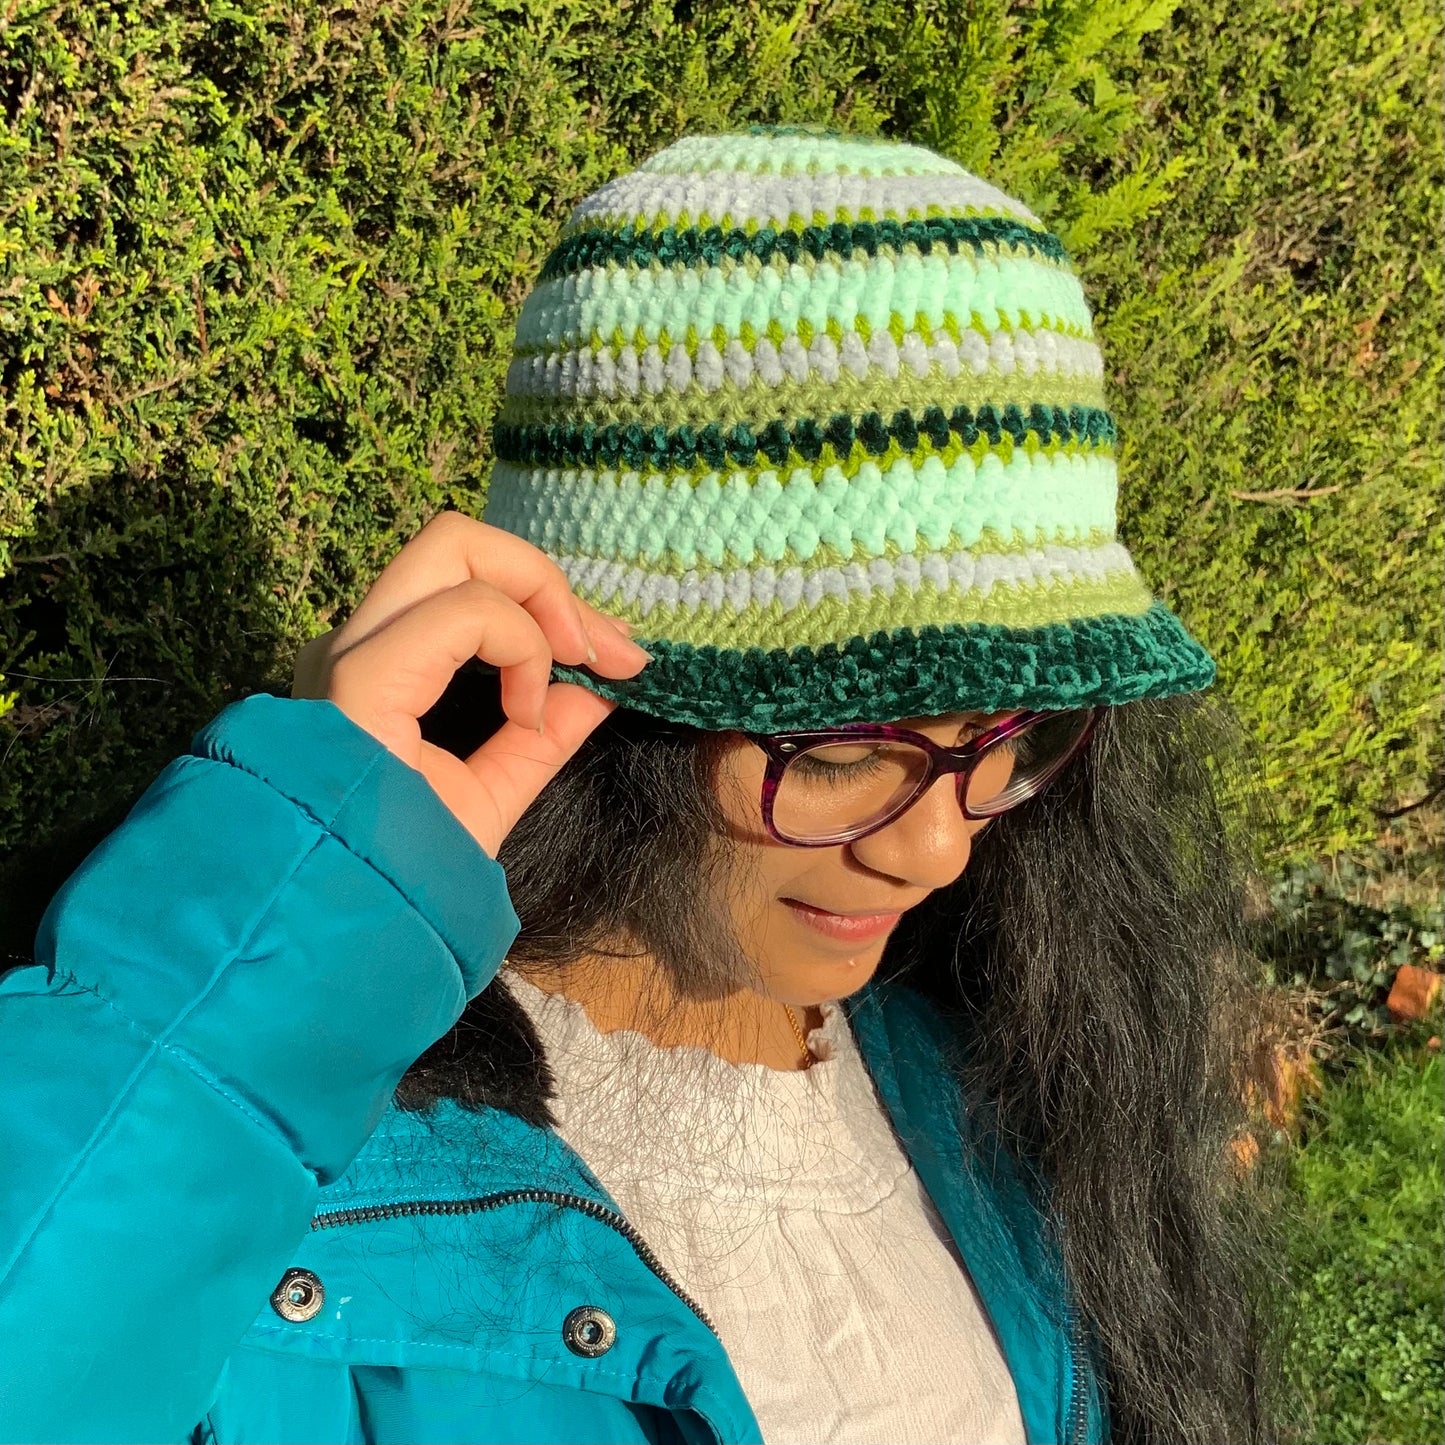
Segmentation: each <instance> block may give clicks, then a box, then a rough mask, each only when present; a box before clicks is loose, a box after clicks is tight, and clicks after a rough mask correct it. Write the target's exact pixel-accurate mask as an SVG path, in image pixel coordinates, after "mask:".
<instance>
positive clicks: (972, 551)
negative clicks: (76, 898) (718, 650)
mask: <svg viewBox="0 0 1445 1445" xmlns="http://www.w3.org/2000/svg"><path fill="white" fill-rule="evenodd" d="M1115 540H1116V534H1115V533H1114V532H1112V531H1106V530H1105V529H1104V528H1102V527H1090V528H1088V529H1087V530H1083V531H1081V530H1079V529H1078V528H1076V527H1054V528H1052V529H1050V530H1047V531H1045V530H1039V531H1037V532H1033V533H1029V534H1025V533H1023V532H1015V533H1013V535H1012V536H1005V535H1004V534H1003V533H1001V532H999V531H996V530H995V529H994V528H992V527H986V528H984V530H983V531H982V532H981V533H980V534H979V540H978V541H977V542H971V543H969V544H967V545H965V544H964V542H963V541H962V539H961V538H960V536H959V534H958V533H957V532H953V533H950V534H949V535H948V537H947V538H945V539H944V541H943V542H941V543H940V544H939V545H937V546H934V545H933V544H932V543H931V542H930V543H929V544H928V548H927V550H928V551H930V552H944V553H953V552H967V553H968V554H969V555H970V556H972V557H985V556H988V557H997V556H1000V555H1006V556H1011V555H1013V554H1015V553H1023V552H1032V551H1035V550H1037V549H1038V548H1040V547H1048V546H1067V547H1078V548H1081V549H1082V548H1089V547H1103V546H1107V545H1108V544H1109V543H1111V542H1114V541H1115ZM544 550H545V551H546V553H547V555H548V556H549V557H550V558H551V559H552V560H553V561H554V562H557V563H559V564H562V565H565V564H566V563H568V562H571V561H578V560H582V559H584V558H588V559H590V558H596V557H605V558H608V559H609V560H613V561H618V562H632V563H637V564H640V565H644V566H645V567H646V569H647V571H648V572H650V573H654V574H656V575H657V576H661V577H678V578H681V577H685V576H686V575H687V574H688V573H689V572H691V573H693V574H695V575H698V576H701V575H702V574H703V573H705V572H732V571H736V570H737V569H738V568H740V567H756V566H757V565H758V558H757V555H756V554H754V555H752V556H749V557H740V556H738V555H737V553H735V552H733V551H731V550H728V549H724V551H723V554H722V560H721V561H720V562H712V561H707V562H699V561H698V560H697V558H696V556H694V557H693V558H692V559H691V560H689V559H687V558H685V557H684V556H683V555H682V554H681V553H680V552H676V551H673V550H671V549H668V550H667V551H664V552H659V553H657V554H656V555H653V554H652V553H648V554H646V555H645V556H644V555H643V554H642V553H640V552H633V551H629V552H625V553H624V552H622V551H620V550H617V549H614V550H613V551H611V552H607V551H588V552H583V551H575V552H559V551H553V550H552V549H551V548H550V547H548V548H545V549H544ZM920 550H922V549H921V548H918V547H909V548H904V547H902V546H901V545H900V544H899V543H897V542H894V541H885V542H884V544H883V549H882V551H872V550H870V549H869V548H866V547H862V546H855V547H853V548H852V550H851V551H847V552H845V551H844V550H843V549H842V548H841V547H835V546H833V545H832V543H830V542H819V543H818V545H817V547H815V548H814V549H813V551H811V552H809V553H808V554H807V556H804V555H803V554H802V553H800V552H798V551H796V550H795V549H794V548H792V547H785V548H783V551H782V554H781V556H779V557H778V558H777V559H776V560H772V559H769V561H768V563H767V565H768V566H769V567H771V568H772V569H773V570H774V571H775V572H782V571H783V570H784V569H786V568H788V567H805V568H807V569H808V570H809V571H814V570H816V569H818V568H820V567H845V566H847V565H848V563H850V562H862V563H864V564H865V565H866V564H867V563H869V562H873V561H878V560H882V561H885V562H894V561H897V559H898V558H899V557H903V556H906V555H909V554H916V553H918V552H919V551H920Z"/></svg>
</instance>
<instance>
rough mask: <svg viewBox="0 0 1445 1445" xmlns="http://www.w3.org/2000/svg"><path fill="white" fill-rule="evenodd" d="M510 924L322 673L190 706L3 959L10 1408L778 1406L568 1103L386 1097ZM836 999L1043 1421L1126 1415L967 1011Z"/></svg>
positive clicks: (328, 1422) (501, 946)
mask: <svg viewBox="0 0 1445 1445" xmlns="http://www.w3.org/2000/svg"><path fill="white" fill-rule="evenodd" d="M518 926H519V925H518V920H517V916H516V914H515V912H514V911H513V909H512V906H511V903H510V901H509V899H508V896H507V891H506V884H505V879H504V876H503V872H502V869H501V868H500V867H499V866H498V864H497V863H496V862H495V861H494V860H492V859H491V858H489V857H487V855H486V854H485V853H484V852H483V850H482V849H480V848H479V847H478V846H477V844H476V843H475V841H474V840H473V839H472V838H471V837H470V835H468V834H467V833H466V832H465V830H463V829H462V827H461V825H460V824H459V823H458V822H457V821H456V820H455V819H454V818H453V816H452V815H451V813H450V812H448V811H447V809H446V808H445V807H444V806H443V805H442V804H441V803H440V801H439V800H438V799H437V798H436V796H435V795H434V794H433V793H432V791H431V789H430V787H429V786H428V785H427V783H426V781H425V780H424V779H423V778H422V776H421V775H420V774H419V773H417V772H415V771H414V770H413V769H411V768H408V767H407V766H406V765H405V764H403V763H401V762H400V761H399V760H397V759H396V758H395V757H393V756H392V755H391V754H390V753H389V752H387V751H386V750H385V749H384V748H382V747H381V746H380V744H378V743H377V742H376V741H375V740H374V739H373V738H372V737H370V735H369V734H367V733H365V732H363V731H362V730H361V729H359V728H357V727H356V726H355V725H354V724H352V723H351V722H350V721H349V720H348V719H347V718H346V717H345V716H344V715H343V714H342V713H341V712H340V711H339V710H338V709H336V708H335V707H334V706H333V705H332V704H330V703H329V702H314V701H295V700H291V699H283V698H275V697H269V696H257V697H253V698H250V699H248V700H247V701H245V702H242V703H239V704H237V705H236V706H234V707H232V708H230V709H228V710H227V711H226V712H224V713H223V714H222V715H221V716H220V717H219V718H218V719H216V721H215V722H213V723H212V724H211V725H210V726H209V727H207V728H206V729H204V730H203V731H202V732H201V733H200V734H199V735H198V736H197V738H196V740H195V742H194V744H193V749H192V752H191V753H190V754H188V755H187V756H185V757H182V758H180V759H178V760H177V761H176V762H174V763H172V764H171V766H170V767H169V768H167V769H166V771H165V772H164V773H162V774H161V776H160V777H159V778H158V779H157V780H156V782H155V783H154V784H153V785H152V786H151V788H150V789H149V790H148V791H147V792H146V794H145V795H144V797H143V798H142V799H141V800H140V801H139V802H138V803H137V804H136V806H135V808H134V810H133V811H132V813H131V815H130V816H129V818H128V819H127V820H126V822H125V823H124V824H123V825H122V826H121V827H120V828H118V829H117V830H116V831H115V832H114V833H112V834H111V836H110V837H109V838H107V839H106V841H105V842H104V843H102V844H101V846H100V847H99V848H98V849H96V851H95V852H94V853H93V854H92V855H91V856H90V857H89V858H88V859H87V860H86V862H85V863H84V864H83V865H82V866H81V868H80V869H79V870H78V872H77V873H76V874H75V875H74V877H72V878H71V879H70V880H69V882H68V883H67V884H66V885H65V887H64V888H63V889H62V890H61V892H60V894H59V895H58V896H57V898H56V899H55V901H54V902H53V903H52V905H51V907H50V909H49V911H48V912H47V914H46V916H45V919H44V922H43V924H42V925H41V929H40V934H39V938H38V940H37V951H36V961H35V963H34V964H33V965H31V966H25V967H21V968H17V969H14V970H12V971H11V972H10V973H8V974H6V975H5V976H4V977H3V979H0V1440H4V1441H22V1440H23V1441H79V1440H97V1441H119V1440H135V1441H151V1442H155V1441H161V1442H181V1441H190V1442H206V1441H215V1442H220V1445H241V1442H251V1441H268V1442H277V1441H307V1442H317V1441H446V1442H448V1445H456V1442H464V1441H547V1442H562V1441H589V1442H602V1441H627V1442H667V1441H699V1442H712V1441H723V1442H754V1441H757V1440H759V1439H760V1435H759V1431H758V1425H757V1421H756V1419H755V1418H754V1415H753V1412H752V1410H751V1408H750V1407H749V1405H748V1401H747V1399H746V1397H745V1395H744V1393H743V1391H742V1389H741V1387H740V1385H739V1383H738V1380H737V1377H736V1375H735V1374H734V1372H733V1369H732V1366H731V1364H730V1363H729V1360H728V1357H727V1354H726V1353H725V1351H724V1349H723V1346H722V1344H721V1343H720V1342H719V1340H718V1338H717V1336H716V1335H715V1333H714V1332H713V1330H712V1327H711V1326H710V1324H709V1322H708V1320H707V1319H706V1317H705V1316H704V1315H703V1314H702V1312H701V1311H700V1310H699V1309H697V1308H696V1307H695V1306H694V1305H693V1303H692V1302H691V1301H690V1300H689V1299H688V1298H687V1297H686V1295H685V1293H684V1292H683V1291H682V1290H681V1289H680V1288H679V1287H678V1285H677V1283H676V1282H675V1281H674V1280H672V1279H671V1278H670V1277H669V1275H668V1274H667V1272H666V1270H665V1268H664V1267H663V1266H662V1265H661V1264H659V1263H658V1261H657V1260H656V1259H655V1258H654V1257H653V1256H652V1254H651V1252H650V1251H649V1250H648V1248H647V1245H646V1242H645V1241H644V1240H642V1239H640V1238H639V1237H638V1236H637V1234H636V1233H635V1231H634V1230H633V1229H632V1227H631V1225H630V1224H629V1223H628V1222H627V1221H626V1220H625V1219H624V1218H623V1217H622V1215H621V1213H620V1212H619V1211H618V1209H617V1206H616V1204H615V1203H614V1202H613V1201H612V1200H611V1199H610V1198H609V1197H608V1195H607V1193H606V1191H605V1190H604V1189H603V1188H602V1187H601V1186H600V1184H599V1183H598V1181H597V1180H596V1179H595V1178H594V1177H593V1175H592V1174H591V1173H590V1172H589V1170H588V1168H587V1166H586V1164H585V1163H584V1162H583V1160H582V1159H580V1158H579V1157H578V1156H577V1155H576V1154H575V1153H574V1152H573V1151H572V1150H571V1149H570V1148H568V1146H567V1145H565V1144H564V1143H563V1142H562V1141H561V1139H560V1138H559V1137H558V1136H557V1134H556V1133H555V1132H554V1131H552V1130H551V1129H548V1128H546V1127H542V1126H540V1125H539V1124H538V1123H536V1122H529V1121H528V1120H527V1119H526V1118H524V1117H521V1115H520V1114H519V1113H518V1112H515V1111H511V1110H508V1109H506V1108H500V1107H497V1108H486V1107H484V1108H481V1109H463V1108H461V1107H458V1106H456V1105H453V1104H442V1105H436V1106H434V1107H432V1108H430V1109H429V1110H426V1111H411V1112H408V1111H405V1110H401V1109H398V1108H397V1107H396V1105H395V1103H394V1102H393V1094H394V1091H395V1089H396V1086H397V1083H398V1080H399V1079H400V1077H401V1075H402V1073H403V1072H404V1071H405V1070H406V1069H407V1067H408V1066H409V1065H410V1064H411V1063H412V1062H413V1060H415V1059H416V1058H417V1057H418V1055H420V1054H421V1053H422V1052H423V1050H425V1049H426V1048H427V1046H428V1045H430V1044H431V1043H432V1042H433V1041H434V1040H436V1039H437V1038H439V1037H440V1036H441V1035H442V1034H444V1033H445V1032H447V1030H448V1029H449V1028H450V1027H451V1025H452V1024H453V1023H454V1022H455V1020H456V1019H457V1018H458V1016H459V1015H460V1014H461V1012H462V1010H463V1008H464V1006H465V1005H466V1003H467V1001H468V999H469V998H471V997H473V996H474V995H476V994H478V993H479V992H480V991H481V990H482V989H484V988H486V986H487V984H488V983H489V982H490V981H491V980H492V978H493V977H494V975H495V974H496V972H497V970H498V969H499V968H500V966H501V962H502V959H503V957H504V955H505V954H506V952H507V949H508V947H509V946H510V944H511V943H512V941H513V939H514V938H515V937H516V934H517V931H518ZM494 992H496V991H494ZM849 1013H850V1019H851V1023H852V1026H853V1029H854V1031H855V1033H856V1036H857V1038H858V1041H859V1045H860V1047H861V1050H862V1053H863V1056H864V1058H865V1060H866V1062H867V1064H868V1067H869V1069H870V1071H871V1072H872V1075H873V1078H874V1080H875V1082H876V1084H877V1088H878V1091H879V1095H880V1097H881V1099H882V1101H883V1103H884V1105H885V1106H886V1108H887V1110H888V1112H889V1114H890V1115H891V1117H892V1120H893V1123H894V1126H895V1127H896V1129H897V1131H898V1134H899V1136H900V1138H901V1140H902V1141H903V1144H904V1146H905V1147H906V1149H907V1151H908V1153H909V1155H910V1157H911V1158H912V1160H913V1163H914V1165H915V1167H916V1169H917V1170H918V1173H919V1176H920V1178H921V1179H922V1181H923V1183H924V1185H925V1187H926V1188H927V1190H928V1192H929V1194H930V1195H931V1197H932V1198H933V1200H934V1202H935V1204H936V1205H937V1206H938V1209H939V1211H940V1213H941V1215H942V1217H943V1219H944V1221H945V1222H946V1223H947V1225H948V1227H949V1229H950V1230H951V1232H952V1235H953V1238H954V1240H955V1241H956V1243H957V1245H958V1248H959V1250H960V1251H961V1253H962V1255H963V1258H964V1260H965V1262H966V1264H967V1267H968V1269H969V1271H970V1273H971V1275H972V1277H973V1280H974V1283H975V1285H976V1286H977V1288H978V1291H979V1294H980V1296H981V1298H982V1300H983V1303H984V1306H985V1308H986V1309H987V1311H988V1314H989V1316H990V1318H991V1319H992V1321H993V1324H994V1327H995V1329H996V1331H997V1334H998V1338H999V1340H1000V1343H1001V1345H1002V1348H1003V1350H1004V1353H1005V1356H1006V1357H1007V1360H1008V1363H1009V1366H1010V1368H1011V1370H1012V1373H1013V1379H1014V1383H1015V1385H1016V1387H1017V1391H1018V1397H1019V1402H1020V1405H1021V1407H1022V1411H1023V1419H1024V1423H1025V1426H1026V1429H1027V1434H1028V1438H1029V1440H1030V1441H1031V1442H1054V1445H1060V1442H1067V1445H1085V1442H1094V1441H1101V1440H1103V1439H1104V1438H1105V1437H1106V1434H1107V1425H1106V1421H1105V1418H1104V1411H1103V1408H1102V1397H1101V1392H1100V1389H1099V1381H1098V1373H1097V1370H1096V1368H1095V1367H1094V1365H1093V1363H1092V1362H1091V1361H1090V1359H1089V1358H1088V1355H1087V1351H1086V1349H1085V1345H1084V1335H1083V1331H1082V1330H1081V1328H1080V1326H1079V1322H1078V1315H1077V1311H1076V1310H1075V1309H1074V1308H1073V1306H1072V1303H1071V1302H1070V1300H1069V1298H1068V1294H1067V1288H1066V1285H1065V1282H1064V1280H1063V1278H1062V1276H1061V1272H1060V1270H1059V1267H1058V1262H1057V1260H1056V1259H1055V1257H1054V1256H1053V1254H1051V1253H1050V1251H1049V1250H1048V1249H1047V1248H1046V1247H1045V1244H1044V1236H1043V1234H1042V1232H1041V1229H1040V1216H1039V1214H1038V1212H1037V1210H1036V1209H1035V1207H1034V1205H1033V1204H1032V1203H1031V1199H1032V1198H1033V1197H1034V1192H1035V1190H1036V1187H1037V1186H1036V1185H1034V1186H1033V1187H1031V1188H1030V1189H1026V1188H1025V1187H1024V1184H1023V1183H1022V1180H1021V1175H1020V1173H1019V1172H1017V1171H1016V1170H1015V1169H1014V1168H1013V1167H1011V1166H1010V1164H1009V1162H1008V1159H1007V1157H1006V1156H1005V1155H1004V1154H1002V1153H1000V1152H999V1151H998V1150H997V1149H995V1148H989V1147H986V1146H985V1145H984V1143H983V1142H982V1136H981V1135H980V1134H979V1131H978V1129H977V1127H976V1120H974V1119H973V1118H972V1117H971V1111H966V1110H965V1109H964V1108H963V1107H962V1106H961V1103H960V1100H959V1096H958V1093H957V1090H956V1089H955V1088H954V1086H953V1085H952V1084H951V1083H950V1081H949V1080H950V1076H949V1073H948V1071H947V1070H946V1069H945V1067H944V1066H943V1062H942V1056H943V1053H944V1051H946V1050H948V1049H950V1048H952V1047H954V1044H955V1043H956V1040H955V1038H954V1031H952V1030H950V1029H949V1028H948V1027H947V1026H946V1025H945V1024H944V1022H943V1020H942V1019H941V1018H940V1017H939V1015H938V1014H937V1013H936V1011H935V1010H934V1009H933V1008H932V1007H931V1006H930V1005H927V1004H925V1003H924V1001H923V1000H922V999H921V998H920V997H919V996H918V995H916V994H913V993H911V992H909V991H907V990H905V989H902V988H898V987H892V988H889V987H885V986H881V985H880V986H875V987H872V988H870V989H868V990H865V991H864V992H863V993H862V994H860V995H859V996H858V997H856V998H855V999H854V1000H853V1001H852V1002H851V1004H850V1009H849Z"/></svg>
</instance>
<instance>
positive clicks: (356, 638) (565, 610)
mask: <svg viewBox="0 0 1445 1445" xmlns="http://www.w3.org/2000/svg"><path fill="white" fill-rule="evenodd" d="M474 578H481V579H484V580H485V581H487V582H489V583H491V584H492V586H494V587H495V588H497V590H498V591H500V592H502V593H504V594H505V595H506V596H508V597H510V598H511V599H512V600H513V601H514V602H516V603H517V604H518V605H519V606H521V607H523V608H525V609H526V610H527V611H528V612H529V613H530V614H531V615H532V616H533V617H534V618H535V619H536V621H537V623H538V625H539V626H540V627H541V628H542V631H543V633H544V634H545V636H546V637H547V640H548V643H549V644H550V645H551V648H552V655H553V656H554V657H555V658H556V659H557V660H558V661H559V662H564V663H568V664H571V665H572V666H581V665H583V664H586V665H587V666H590V667H594V668H597V669H598V670H600V671H602V672H605V673H607V674H608V675H611V676H625V675H627V673H626V672H618V671H617V668H618V667H619V666H622V667H625V668H627V669H628V670H629V671H635V670H636V669H635V668H633V667H632V666H631V664H632V659H633V657H634V653H633V650H632V649H631V648H630V647H627V646H626V645H625V642H626V639H627V637H628V633H629V629H628V626H627V624H625V623H621V622H620V619H616V618H612V617H609V616H608V615H607V614H606V613H603V612H599V611H597V609H595V608H593V607H591V606H589V605H588V604H587V603H585V602H582V601H581V600H580V599H579V598H578V597H577V596H576V595H575V594H574V593H573V592H572V588H571V584H570V583H569V582H568V580H567V575H566V573H565V572H563V571H562V569H561V568H560V567H559V566H558V565H557V564H556V563H555V562H553V561H552V559H551V558H550V557H548V556H547V555H546V553H544V552H542V551H541V550H540V549H539V548H537V547H534V546H533V545H532V544H531V543H530V542H528V541H525V540H524V539H523V538H521V537H517V536H514V535H513V534H512V533H510V532H504V531H503V530H502V529H501V528H499V527H493V526H490V525H489V524H487V523H485V522H479V521H477V520H475V519H474V518H472V517H466V516H463V515H462V514H461V513H460V512H442V513H441V514H440V515H438V516H436V517H434V518H433V519H432V520H431V521H430V522H428V523H427V525H426V526H425V527H423V528H422V529H421V531H420V532H418V533H417V535H416V536H415V537H413V538H412V539H411V540H410V541H409V542H407V543H406V545H405V546H404V547H402V549H401V551H400V552H398V553H397V555H396V556H395V557H394V558H393V559H392V561H391V562H390V563H388V565H387V566H386V568H385V570H384V571H383V572H382V574H381V576H380V577H378V578H377V580H376V582H375V583H374V584H373V585H372V588H371V590H370V591H369V592H368V593H367V595H366V597H365V598H364V599H363V600H362V601H361V603H360V604H359V605H358V606H357V608H356V610H355V612H353V613H352V615H351V617H350V618H349V619H348V620H347V622H346V624H345V626H344V628H342V629H341V632H342V633H343V634H344V635H343V636H341V637H340V638H339V639H338V641H339V643H340V644H341V647H342V648H343V649H345V648H349V647H354V646H356V645H357V644H358V643H360V642H362V641H365V640H366V638H368V637H370V636H372V635H374V634H375V633H376V632H377V631H379V630H380V629H381V628H383V627H386V626H387V625H389V624H390V623H391V622H393V621H394V620H395V619H396V618H398V617H399V616H401V615H402V614H403V613H404V612H406V611H407V610H408V609H409V608H411V607H414V606H416V605H417V603H419V602H421V601H423V600H424V599H425V598H427V597H432V596H436V595H437V594H439V593H442V592H445V591H447V590H448V589H450V588H452V587H455V586H457V585H459V584H460V583H462V582H465V581H468V580H470V579H474ZM619 638H621V639H622V640H623V643H624V645H623V646H622V647H620V648H619V647H618V645H617V640H618V639H619Z"/></svg>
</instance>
